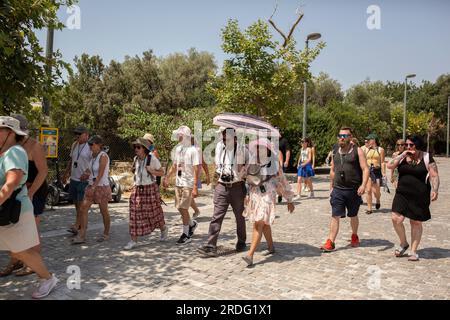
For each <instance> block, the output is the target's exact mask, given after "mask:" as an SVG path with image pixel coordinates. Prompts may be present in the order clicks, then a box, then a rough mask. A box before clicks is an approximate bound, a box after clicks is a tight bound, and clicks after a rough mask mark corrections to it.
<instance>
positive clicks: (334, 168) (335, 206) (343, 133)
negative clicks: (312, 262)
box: [320, 127, 369, 252]
mask: <svg viewBox="0 0 450 320" xmlns="http://www.w3.org/2000/svg"><path fill="white" fill-rule="evenodd" d="M351 139H352V130H351V128H347V127H343V128H341V130H340V131H339V135H338V144H339V149H338V150H336V151H335V153H334V155H333V158H332V162H331V169H330V180H331V185H330V189H331V197H330V204H331V215H332V217H331V223H330V233H329V236H328V239H327V241H326V242H325V244H324V245H323V246H322V247H320V249H321V250H322V251H323V252H331V251H334V250H335V243H334V242H335V241H336V237H337V234H338V232H339V221H340V219H341V218H345V216H346V214H347V216H348V217H349V218H350V225H351V227H352V239H351V246H352V247H357V246H359V238H358V225H359V220H358V211H359V207H360V205H361V204H362V199H361V196H362V195H363V194H364V191H365V185H366V184H367V180H368V179H369V167H368V166H367V162H366V157H365V155H364V152H363V151H362V150H361V148H359V147H358V146H357V145H354V144H353V143H351ZM346 211H347V212H346Z"/></svg>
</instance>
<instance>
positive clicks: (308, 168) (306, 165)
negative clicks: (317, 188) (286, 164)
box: [295, 138, 314, 200]
mask: <svg viewBox="0 0 450 320" xmlns="http://www.w3.org/2000/svg"><path fill="white" fill-rule="evenodd" d="M300 143H301V147H302V148H301V150H300V156H299V158H298V162H297V169H298V171H297V176H298V179H297V196H296V197H295V199H296V200H298V199H300V197H301V194H302V182H303V181H304V183H305V185H306V186H307V187H308V188H309V190H310V193H309V197H310V198H312V197H314V189H313V185H312V180H311V177H313V176H314V169H313V167H312V159H313V151H312V148H311V139H309V138H305V139H304V140H301V141H300Z"/></svg>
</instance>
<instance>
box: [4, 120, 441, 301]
mask: <svg viewBox="0 0 450 320" xmlns="http://www.w3.org/2000/svg"><path fill="white" fill-rule="evenodd" d="M26 130H27V121H26V119H25V118H24V117H23V116H20V115H18V116H16V117H8V116H2V117H0V146H1V148H0V156H1V157H0V185H1V189H0V205H2V209H1V210H3V212H2V213H5V209H4V208H6V207H7V206H6V204H8V208H9V209H6V211H8V212H9V213H10V215H11V217H9V220H8V219H7V221H6V222H4V223H3V217H2V224H1V226H0V250H7V251H9V252H10V256H11V260H10V262H9V264H8V265H7V266H6V267H5V269H4V270H2V271H1V273H0V276H7V275H10V274H12V273H15V275H16V276H20V275H26V274H30V273H34V272H35V273H37V274H38V276H39V278H40V280H41V282H40V286H39V287H38V288H37V290H36V291H35V292H34V293H33V297H34V298H42V297H45V296H46V295H48V294H49V293H50V291H52V290H53V288H54V287H55V286H56V283H57V279H56V277H55V276H54V275H53V274H51V273H50V272H49V271H48V270H47V268H46V266H45V265H44V263H43V261H42V258H41V255H40V241H39V233H38V226H39V215H40V214H42V212H43V210H44V206H45V197H46V189H47V186H46V176H47V171H48V168H47V165H46V159H45V154H44V152H43V149H42V147H41V146H40V144H39V143H38V142H37V141H36V140H34V139H33V138H31V137H29V136H28V132H27V131H26ZM218 133H219V134H220V140H219V141H218V143H217V144H216V147H215V156H214V164H215V172H214V181H215V187H214V199H213V204H214V211H213V214H212V218H211V221H210V223H209V231H208V237H207V241H206V243H205V245H204V246H202V247H200V248H199V249H198V251H199V253H200V254H201V255H202V256H204V257H216V256H218V255H219V254H220V253H219V252H218V249H217V247H218V246H217V242H218V238H219V234H220V231H221V227H222V223H223V220H224V217H225V215H226V213H227V211H228V208H229V206H230V205H231V207H232V210H233V213H234V215H235V218H236V219H235V220H236V233H237V241H236V244H235V250H236V252H244V251H247V243H246V241H247V237H246V220H248V221H249V222H250V223H252V225H253V234H252V240H251V244H250V247H249V249H248V251H247V253H246V254H245V255H244V256H243V257H242V258H243V260H244V262H245V264H246V265H247V266H252V265H253V259H254V253H255V251H256V249H257V247H258V245H259V244H260V242H261V239H262V237H263V236H264V238H265V239H266V243H267V251H266V253H265V254H266V255H272V254H274V253H275V246H274V242H273V238H272V229H271V228H272V225H273V223H274V221H275V208H276V202H277V196H278V202H281V201H282V199H283V198H284V199H286V200H287V202H286V204H287V209H288V212H290V213H291V212H293V211H294V209H295V207H294V201H295V200H299V199H300V197H301V192H302V184H304V185H305V187H306V188H308V189H309V192H310V195H309V196H310V198H312V197H314V189H313V185H312V181H311V178H312V177H313V176H314V166H315V148H314V146H313V144H312V142H311V139H309V138H305V139H302V140H301V141H300V144H301V148H300V152H299V156H298V161H297V170H298V172H297V175H298V180H297V193H295V192H294V190H293V188H292V187H291V186H290V184H289V183H288V181H287V179H286V177H285V175H284V172H285V171H286V169H287V167H288V166H289V163H290V160H291V149H290V147H289V144H288V143H287V140H286V139H284V138H282V139H281V140H280V145H279V149H277V150H276V149H275V148H274V143H273V142H272V141H271V140H270V139H268V138H266V137H258V138H257V139H256V140H254V141H251V142H250V143H249V144H245V143H243V142H240V141H238V138H237V133H236V130H235V129H233V128H225V127H221V128H220V130H219V132H218ZM74 134H75V136H76V140H75V142H74V143H73V145H72V146H71V153H70V156H71V161H70V164H69V166H68V167H67V170H66V171H65V174H64V179H66V180H70V183H69V193H70V195H71V199H72V201H73V203H74V205H75V209H76V217H75V223H74V224H73V225H72V226H70V228H69V229H68V231H69V232H70V233H72V234H73V236H74V237H73V239H72V241H71V243H72V244H73V245H79V244H83V243H85V242H86V237H87V226H88V212H89V209H90V207H91V206H92V205H93V204H98V205H99V208H100V212H101V215H102V218H103V224H104V230H103V233H102V234H100V235H98V237H97V241H98V242H103V241H108V240H109V237H110V225H111V222H110V216H109V211H108V202H109V201H110V200H111V188H110V184H109V170H110V159H109V156H108V154H107V152H105V151H104V140H103V138H102V137H100V136H98V135H95V136H89V132H88V130H87V128H85V127H83V126H79V127H77V128H76V129H75V130H74ZM173 135H174V136H175V137H176V138H177V140H178V145H177V147H176V148H175V150H174V152H173V154H172V164H171V166H170V167H169V169H168V170H167V172H166V170H164V168H163V167H162V165H161V162H160V159H159V154H158V152H157V150H156V149H155V145H154V142H155V139H154V137H153V136H152V135H151V134H146V135H145V136H143V137H139V138H137V139H136V140H135V141H133V143H132V145H133V148H134V153H135V157H134V159H133V163H132V167H131V170H132V174H133V177H134V180H133V181H134V182H133V187H132V190H131V195H130V199H129V233H130V241H129V242H128V243H127V244H126V246H125V247H124V249H126V250H131V249H133V248H135V247H136V246H137V244H138V237H143V236H148V235H150V234H151V233H152V232H153V231H154V230H155V229H159V230H160V237H159V239H160V241H166V240H167V239H168V232H169V227H168V226H167V224H166V222H165V218H164V212H163V209H162V206H161V203H162V200H161V195H160V182H161V185H162V187H163V188H167V187H168V186H169V184H170V183H171V182H172V181H173V180H172V178H173V177H175V179H174V183H175V207H176V209H177V210H178V211H179V213H180V215H181V218H182V225H181V235H180V236H179V238H178V240H177V242H176V243H177V244H179V245H185V244H187V243H189V242H191V240H192V237H193V236H194V234H195V231H196V228H197V226H198V222H197V221H196V218H197V217H198V215H199V214H200V212H199V210H198V207H197V205H196V203H195V200H194V199H195V198H196V197H197V196H198V193H199V189H200V188H201V170H202V169H203V170H204V171H205V174H206V177H207V184H209V183H210V181H209V172H208V166H207V164H206V163H205V161H204V159H203V156H202V150H201V149H200V148H199V147H198V146H197V144H196V143H195V141H194V139H193V135H192V133H191V130H190V128H188V127H187V126H181V127H180V128H178V129H177V130H176V131H174V132H173ZM337 140H338V142H337V144H336V146H335V148H333V151H332V155H331V156H330V164H331V171H330V181H331V183H330V190H331V194H330V204H331V215H332V217H331V223H330V230H329V235H328V238H327V240H326V242H325V244H324V245H323V246H321V249H322V251H324V252H331V251H334V250H335V249H336V244H335V242H336V238H337V235H338V231H339V225H340V219H341V218H344V217H345V216H348V217H349V218H350V224H351V229H352V236H351V240H350V241H351V246H353V247H356V246H358V245H359V244H360V240H359V237H358V227H359V220H358V212H359V208H360V205H361V204H362V195H363V194H364V193H367V206H368V210H367V213H368V214H370V213H372V206H373V204H372V199H373V197H375V208H376V209H379V208H380V196H381V194H380V185H381V183H382V181H383V179H384V177H385V176H386V170H387V169H389V170H391V172H392V179H391V182H392V183H394V184H395V185H396V194H395V197H394V201H393V204H392V211H393V213H392V222H393V226H394V229H395V231H396V233H397V234H398V237H399V240H400V244H399V246H398V247H397V248H396V250H395V256H397V257H401V256H404V255H405V254H406V251H407V250H408V248H409V247H410V245H411V254H410V255H409V260H411V261H417V260H419V256H418V254H417V248H418V246H419V243H420V239H421V235H422V222H424V221H427V220H429V219H430V210H429V206H430V201H434V200H436V199H437V197H438V190H439V176H438V171H437V166H436V163H435V161H434V159H433V157H432V156H431V155H429V154H428V153H426V152H424V151H421V150H422V148H423V142H422V141H421V140H420V139H419V138H418V137H416V136H411V137H408V138H407V139H406V141H403V140H399V141H397V148H398V149H397V151H396V153H395V154H394V156H393V159H392V161H390V162H389V163H388V164H387V166H386V165H385V151H384V149H383V148H381V147H380V146H379V141H378V138H377V136H376V135H370V136H368V137H367V139H366V141H365V145H364V146H363V147H359V146H358V144H357V141H355V139H354V137H353V133H352V129H351V128H348V127H343V128H341V130H340V131H339V134H338V137H337ZM14 200H18V202H19V203H20V207H19V214H18V215H17V216H16V217H14V216H13V214H12V212H16V211H17V210H13V209H11V208H13V207H12V206H13V205H14V203H13V202H14ZM11 201H12V202H11ZM10 203H13V204H10ZM190 208H193V209H194V214H193V215H192V216H191V214H190V213H189V209H190ZM9 213H8V214H9ZM33 213H34V218H33ZM405 218H409V219H410V222H411V242H408V241H407V238H406V234H405V228H404V225H403V222H404V219H405Z"/></svg>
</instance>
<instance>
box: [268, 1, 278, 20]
mask: <svg viewBox="0 0 450 320" xmlns="http://www.w3.org/2000/svg"><path fill="white" fill-rule="evenodd" d="M277 9H278V1H277V3H276V4H275V9H274V10H273V13H272V15H271V16H270V18H269V21H270V20H271V19H272V17H273V15H274V14H275V12H277Z"/></svg>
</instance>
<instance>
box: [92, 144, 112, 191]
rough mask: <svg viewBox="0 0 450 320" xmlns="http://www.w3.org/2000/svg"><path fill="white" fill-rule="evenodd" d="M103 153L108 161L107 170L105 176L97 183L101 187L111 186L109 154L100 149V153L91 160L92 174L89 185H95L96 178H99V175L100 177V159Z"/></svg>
mask: <svg viewBox="0 0 450 320" xmlns="http://www.w3.org/2000/svg"><path fill="white" fill-rule="evenodd" d="M102 155H105V156H106V157H107V159H108V161H107V162H106V167H105V172H104V173H103V176H102V178H101V180H100V181H99V182H98V184H97V185H98V186H99V187H103V186H109V156H108V154H107V153H106V152H104V151H100V152H99V153H98V155H97V156H96V157H95V158H93V159H92V160H91V163H90V168H89V169H90V171H91V175H90V176H89V185H93V184H94V179H97V177H98V173H99V172H98V170H99V168H100V159H101V157H102Z"/></svg>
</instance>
